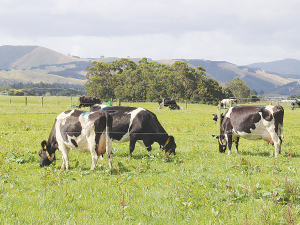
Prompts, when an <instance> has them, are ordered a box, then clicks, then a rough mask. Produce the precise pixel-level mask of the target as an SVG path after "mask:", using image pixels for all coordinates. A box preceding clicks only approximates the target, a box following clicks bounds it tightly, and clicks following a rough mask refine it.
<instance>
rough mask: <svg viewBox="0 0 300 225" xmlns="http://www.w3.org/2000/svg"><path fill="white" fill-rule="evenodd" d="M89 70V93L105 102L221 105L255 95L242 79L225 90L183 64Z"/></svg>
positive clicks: (122, 64) (95, 65)
mask: <svg viewBox="0 0 300 225" xmlns="http://www.w3.org/2000/svg"><path fill="white" fill-rule="evenodd" d="M86 70H87V71H88V73H87V74H86V80H87V81H86V83H85V86H86V92H87V93H88V95H89V96H93V97H98V98H100V99H102V100H108V99H120V100H123V101H124V100H125V101H138V100H144V101H146V100H149V101H153V100H156V99H158V98H174V99H182V100H189V101H191V102H217V101H219V100H221V99H224V98H229V97H233V96H235V97H238V98H241V99H242V98H248V97H249V96H250V95H251V92H250V88H249V87H248V86H247V85H246V83H245V81H243V80H241V79H239V78H236V79H232V80H231V81H230V82H229V83H225V87H224V88H223V87H222V86H221V85H220V84H219V83H218V82H217V81H216V80H214V79H212V78H209V77H207V76H206V73H205V69H204V68H202V67H201V66H198V67H197V68H196V69H195V68H193V67H190V66H188V64H187V63H185V62H182V61H176V62H175V63H174V64H172V65H165V64H160V63H157V62H148V60H147V58H142V59H141V60H140V61H139V62H138V64H136V63H135V62H133V61H131V60H129V59H126V58H123V59H121V60H117V61H113V62H111V63H105V62H96V61H94V62H92V65H91V66H88V67H87V68H86Z"/></svg>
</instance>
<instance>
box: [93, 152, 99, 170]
mask: <svg viewBox="0 0 300 225" xmlns="http://www.w3.org/2000/svg"><path fill="white" fill-rule="evenodd" d="M91 155H92V166H91V170H94V169H95V167H96V165H97V161H98V155H97V152H96V151H95V148H93V149H92V150H91Z"/></svg>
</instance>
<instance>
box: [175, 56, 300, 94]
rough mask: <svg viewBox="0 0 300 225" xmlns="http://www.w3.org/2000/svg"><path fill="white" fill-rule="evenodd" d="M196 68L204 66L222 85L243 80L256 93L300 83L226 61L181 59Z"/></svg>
mask: <svg viewBox="0 0 300 225" xmlns="http://www.w3.org/2000/svg"><path fill="white" fill-rule="evenodd" d="M181 60H182V61H184V62H187V63H188V64H191V65H193V66H194V67H197V66H202V67H203V68H205V70H206V74H207V76H208V77H211V78H213V79H215V80H217V81H219V82H220V83H226V82H229V81H230V79H234V78H237V77H239V78H241V79H243V80H245V81H246V83H247V85H248V86H249V87H250V89H255V90H256V91H261V90H263V91H264V93H269V92H272V91H274V89H277V87H279V86H282V85H285V84H288V83H290V82H294V81H297V82H300V79H292V78H285V77H282V76H280V75H278V74H276V73H269V72H265V71H264V70H261V69H260V68H255V69H254V68H248V67H246V66H237V65H235V64H232V63H228V62H224V61H209V60H200V59H181Z"/></svg>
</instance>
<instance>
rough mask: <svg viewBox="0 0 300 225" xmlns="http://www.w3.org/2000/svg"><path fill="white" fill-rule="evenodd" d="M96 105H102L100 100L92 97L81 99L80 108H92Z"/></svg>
mask: <svg viewBox="0 0 300 225" xmlns="http://www.w3.org/2000/svg"><path fill="white" fill-rule="evenodd" d="M95 104H101V101H100V99H98V98H92V97H85V96H82V97H79V106H78V108H81V107H82V106H83V107H92V106H93V105H95Z"/></svg>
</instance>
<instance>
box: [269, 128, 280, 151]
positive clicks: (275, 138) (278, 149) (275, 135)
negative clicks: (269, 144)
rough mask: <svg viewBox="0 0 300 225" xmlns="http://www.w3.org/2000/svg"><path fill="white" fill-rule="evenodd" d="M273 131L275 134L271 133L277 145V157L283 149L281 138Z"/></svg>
mask: <svg viewBox="0 0 300 225" xmlns="http://www.w3.org/2000/svg"><path fill="white" fill-rule="evenodd" d="M273 133H274V134H271V137H272V140H273V142H274V146H275V157H277V156H278V154H280V151H281V140H280V138H279V137H278V135H277V134H276V133H275V132H273Z"/></svg>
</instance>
